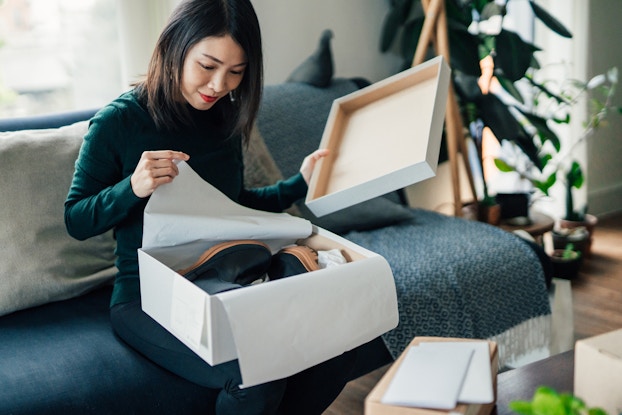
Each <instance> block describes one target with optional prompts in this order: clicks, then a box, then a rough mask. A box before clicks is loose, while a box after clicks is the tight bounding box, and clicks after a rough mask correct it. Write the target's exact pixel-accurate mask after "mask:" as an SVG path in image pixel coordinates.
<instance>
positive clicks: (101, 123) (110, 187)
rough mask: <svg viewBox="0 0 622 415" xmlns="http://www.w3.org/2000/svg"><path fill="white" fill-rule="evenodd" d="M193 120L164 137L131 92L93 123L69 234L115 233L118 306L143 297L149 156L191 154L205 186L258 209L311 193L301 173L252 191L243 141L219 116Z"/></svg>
mask: <svg viewBox="0 0 622 415" xmlns="http://www.w3.org/2000/svg"><path fill="white" fill-rule="evenodd" d="M192 115H193V120H194V123H193V125H192V126H187V127H184V128H182V129H180V130H178V131H175V132H163V131H161V130H158V129H156V126H155V124H154V122H153V120H152V118H151V117H150V116H149V113H148V112H147V110H146V108H145V107H144V106H143V105H141V103H139V102H138V100H137V98H136V95H135V94H134V91H130V92H127V93H125V94H123V95H121V96H120V97H119V98H117V99H116V100H115V101H113V102H112V103H110V104H109V105H107V106H106V107H104V108H103V109H102V110H100V111H99V112H98V113H97V114H96V115H95V116H94V117H93V119H92V120H91V123H90V126H89V130H88V132H87V134H86V135H85V137H84V142H83V144H82V148H81V149H80V154H79V156H78V160H77V161H76V165H75V173H74V177H73V182H72V184H71V188H70V190H69V194H68V196H67V200H66V202H65V224H66V226H67V230H68V232H69V234H70V235H71V236H73V237H74V238H77V239H80V240H84V239H86V238H89V237H91V236H95V235H99V234H101V233H103V232H105V231H107V230H109V229H114V232H115V237H116V240H117V248H116V252H115V253H116V255H117V261H116V265H117V268H118V270H119V272H118V274H117V277H116V279H115V285H114V290H113V294H112V299H111V305H115V304H120V303H124V302H128V301H133V300H136V299H138V298H139V297H140V288H139V281H138V254H137V249H138V248H140V246H141V243H142V234H143V211H144V208H145V205H146V204H147V200H148V198H145V199H140V198H138V197H136V195H135V194H134V192H133V191H132V188H131V184H130V176H131V175H132V173H133V172H134V170H135V168H136V165H137V164H138V161H139V159H140V157H141V154H142V152H143V151H147V150H177V151H183V152H184V153H187V154H188V155H190V160H189V161H188V164H189V165H190V166H191V167H192V168H193V170H195V171H196V172H197V173H198V174H199V175H200V176H201V177H202V178H203V179H204V180H206V181H207V182H209V183H211V184H212V185H213V186H215V187H216V188H217V189H219V190H220V191H221V192H223V193H224V194H226V195H227V196H228V197H229V198H231V199H232V200H234V201H236V202H237V203H239V204H241V205H244V206H247V207H250V208H254V209H261V210H268V211H274V212H277V211H282V210H283V209H286V208H287V207H289V206H290V205H291V204H292V203H293V202H295V201H296V200H297V199H299V198H301V197H303V196H304V194H305V192H306V191H307V185H306V183H305V181H304V179H303V178H302V175H301V174H300V173H299V174H297V175H295V176H293V177H291V178H290V179H288V180H284V181H280V182H278V183H277V184H275V185H273V186H268V187H264V188H260V189H249V190H247V189H245V188H244V186H243V182H244V177H243V172H244V166H243V161H242V142H241V137H240V136H232V137H229V134H228V132H227V131H225V129H224V128H223V127H222V125H223V123H222V122H220V121H219V119H218V112H217V111H214V110H208V111H197V110H192Z"/></svg>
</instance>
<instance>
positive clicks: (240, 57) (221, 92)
mask: <svg viewBox="0 0 622 415" xmlns="http://www.w3.org/2000/svg"><path fill="white" fill-rule="evenodd" d="M246 65H247V62H246V54H245V53H244V50H242V47H241V46H240V45H239V44H238V43H236V41H235V40H233V39H232V38H231V36H229V35H226V36H223V37H206V38H204V39H203V40H201V41H200V42H198V43H197V44H195V45H194V46H193V47H192V48H190V50H189V51H188V54H187V55H186V60H185V61H184V67H183V69H182V74H181V94H182V95H183V97H184V98H185V99H186V101H188V104H190V105H191V106H192V107H193V108H195V109H197V110H208V109H210V108H212V107H213V106H214V104H215V103H216V102H217V101H218V100H219V99H221V98H223V97H225V96H227V94H229V92H230V91H233V90H234V89H236V88H237V87H238V86H239V85H240V83H241V82H242V78H243V77H244V71H245V69H246Z"/></svg>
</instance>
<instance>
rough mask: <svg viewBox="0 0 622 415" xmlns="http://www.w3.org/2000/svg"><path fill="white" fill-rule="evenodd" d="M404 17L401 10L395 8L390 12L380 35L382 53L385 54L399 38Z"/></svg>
mask: <svg viewBox="0 0 622 415" xmlns="http://www.w3.org/2000/svg"><path fill="white" fill-rule="evenodd" d="M401 19H402V15H401V14H400V11H399V9H397V8H393V9H391V10H390V11H389V13H388V14H387V16H386V17H385V19H384V23H383V24H382V32H381V35H380V52H382V53H384V52H386V51H388V50H389V49H390V48H391V45H392V44H393V40H394V39H395V38H396V37H397V33H398V32H399V30H400V26H401V23H400V21H401Z"/></svg>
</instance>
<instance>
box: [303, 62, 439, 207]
mask: <svg viewBox="0 0 622 415" xmlns="http://www.w3.org/2000/svg"><path fill="white" fill-rule="evenodd" d="M450 72H451V71H450V69H449V66H448V65H447V63H446V61H444V60H443V57H442V56H438V57H436V58H434V59H431V60H429V61H427V62H424V63H423V64H421V65H418V66H415V67H413V68H410V69H408V70H405V71H403V72H401V73H399V74H397V75H394V76H392V77H389V78H387V79H385V80H383V81H380V82H377V83H374V84H373V85H370V86H368V87H366V88H363V89H361V90H359V91H356V92H353V93H351V94H349V95H346V96H344V97H341V98H339V99H336V100H335V101H334V102H333V105H332V107H331V111H330V114H329V117H328V121H327V123H326V128H325V129H324V134H323V136H322V141H321V142H320V148H328V149H330V154H329V155H328V156H327V157H325V158H324V159H322V160H320V161H319V162H318V165H317V166H316V172H317V174H314V175H313V178H312V180H311V183H310V184H309V191H308V193H307V198H306V205H307V206H308V207H309V209H310V210H311V211H312V212H313V213H314V214H315V215H316V216H318V217H320V216H323V215H326V214H329V213H332V212H335V211H337V210H340V209H343V208H344V207H347V206H351V205H354V204H357V203H359V202H363V201H365V200H369V199H372V198H374V197H376V196H381V195H383V194H386V193H388V192H391V191H394V190H397V189H401V188H404V187H406V186H409V185H411V184H413V183H417V182H420V181H422V180H425V179H428V178H430V177H433V176H434V175H435V174H436V168H437V164H438V157H439V151H440V143H441V136H442V131H443V121H444V119H445V106H446V103H447V92H448V88H449V80H450Z"/></svg>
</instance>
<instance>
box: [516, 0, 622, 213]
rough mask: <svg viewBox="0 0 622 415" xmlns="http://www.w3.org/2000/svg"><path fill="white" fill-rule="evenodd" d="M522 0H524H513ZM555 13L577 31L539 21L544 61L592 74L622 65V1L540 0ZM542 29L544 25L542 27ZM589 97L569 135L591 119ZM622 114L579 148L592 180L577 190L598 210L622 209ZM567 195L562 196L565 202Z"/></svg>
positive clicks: (620, 94)
mask: <svg viewBox="0 0 622 415" xmlns="http://www.w3.org/2000/svg"><path fill="white" fill-rule="evenodd" d="M513 1H519V0H513ZM538 4H540V5H541V6H542V7H545V8H546V9H547V10H549V12H550V13H551V14H553V15H554V16H556V17H557V18H559V20H560V21H562V22H563V23H564V24H565V25H566V26H567V27H568V28H569V29H570V31H571V32H572V33H573V38H572V39H571V40H567V39H563V38H560V37H559V36H557V35H554V34H551V32H550V31H548V29H544V28H543V26H542V25H541V24H540V23H539V24H538V25H537V26H536V44H537V45H538V46H540V47H542V49H543V50H544V51H545V52H546V54H543V55H541V58H542V59H541V63H543V64H545V65H546V64H547V63H555V62H557V63H559V62H563V63H564V64H565V68H566V70H567V71H566V72H564V70H563V69H561V67H559V66H558V68H557V69H558V71H557V73H555V72H553V74H554V75H557V76H558V77H560V78H561V77H571V78H574V79H582V80H588V79H590V78H591V77H593V76H595V75H597V74H601V73H604V72H606V71H607V70H608V69H609V68H611V67H613V66H617V67H618V69H619V70H622V50H620V48H619V47H617V46H612V45H616V42H618V39H620V38H621V36H622V27H620V24H619V22H620V19H622V7H620V1H619V0H572V5H571V6H572V7H570V6H569V3H568V0H540V1H539V2H538ZM538 29H540V30H538ZM615 102H616V105H619V106H620V105H622V91H620V88H618V91H617V93H616V96H615ZM586 114H587V102H586V101H585V102H583V103H582V105H579V106H577V108H576V110H575V111H574V112H573V114H572V116H573V122H572V123H571V126H570V128H569V129H567V130H565V131H562V133H561V135H562V137H561V138H562V139H563V138H564V137H563V136H564V135H574V136H577V135H579V134H581V132H582V131H583V122H584V121H585V119H586ZM620 131H622V117H620V116H619V115H617V114H610V116H609V118H608V125H607V126H606V127H605V128H601V129H599V130H597V131H596V133H595V134H594V135H593V136H591V137H590V138H589V139H588V140H587V142H586V143H585V144H584V145H582V146H579V147H578V148H577V153H578V155H579V160H580V162H581V163H582V165H584V166H587V168H586V172H585V174H586V177H587V183H586V185H585V186H583V188H582V189H580V190H579V191H576V190H575V191H574V194H575V196H576V200H577V201H578V202H579V203H583V204H587V206H588V211H589V212H590V213H592V214H595V215H597V216H603V215H606V214H609V213H613V212H620V211H622V163H620V161H619V160H620V157H621V156H622V139H621V138H622V137H621V135H620ZM553 196H554V200H553V201H551V203H550V204H549V206H544V210H547V208H550V209H551V210H552V211H554V206H553V205H555V206H557V205H559V204H560V203H561V205H562V206H563V200H564V194H563V193H561V192H555V193H554V194H553ZM560 201H561V202H560Z"/></svg>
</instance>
